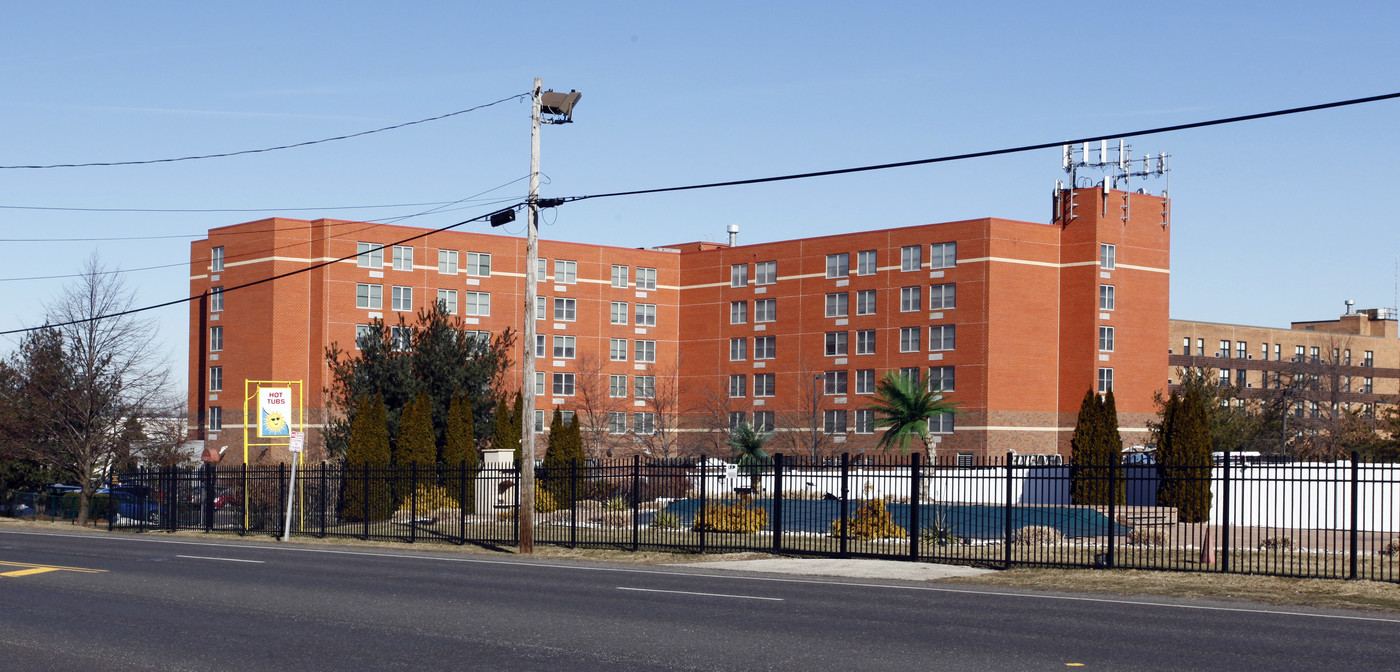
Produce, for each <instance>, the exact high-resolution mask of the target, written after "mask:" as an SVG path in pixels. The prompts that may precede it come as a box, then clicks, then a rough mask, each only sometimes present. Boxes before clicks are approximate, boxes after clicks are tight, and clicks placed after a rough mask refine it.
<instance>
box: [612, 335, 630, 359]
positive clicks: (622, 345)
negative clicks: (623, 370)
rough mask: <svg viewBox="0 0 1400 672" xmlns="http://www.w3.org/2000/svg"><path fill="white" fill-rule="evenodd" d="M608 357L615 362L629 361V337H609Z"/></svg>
mask: <svg viewBox="0 0 1400 672" xmlns="http://www.w3.org/2000/svg"><path fill="white" fill-rule="evenodd" d="M608 359H609V360H611V361H614V362H625V361H627V339H625V338H612V339H608Z"/></svg>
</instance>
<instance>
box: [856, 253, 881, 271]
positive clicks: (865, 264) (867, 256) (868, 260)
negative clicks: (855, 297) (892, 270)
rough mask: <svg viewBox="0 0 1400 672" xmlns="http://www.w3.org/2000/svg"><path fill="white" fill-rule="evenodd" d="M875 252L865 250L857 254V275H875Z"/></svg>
mask: <svg viewBox="0 0 1400 672" xmlns="http://www.w3.org/2000/svg"><path fill="white" fill-rule="evenodd" d="M877 268H879V267H878V266H876V265H875V250H864V251H861V252H857V253H856V275H875V269H877Z"/></svg>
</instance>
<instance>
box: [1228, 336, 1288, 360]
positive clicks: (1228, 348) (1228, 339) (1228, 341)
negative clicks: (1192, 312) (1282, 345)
mask: <svg viewBox="0 0 1400 672" xmlns="http://www.w3.org/2000/svg"><path fill="white" fill-rule="evenodd" d="M1298 354H1300V355H1301V354H1303V353H1302V351H1299V353H1298ZM1215 356H1216V357H1229V356H1230V340H1229V339H1225V340H1223V341H1221V342H1220V346H1219V349H1218V350H1216V352H1215Z"/></svg>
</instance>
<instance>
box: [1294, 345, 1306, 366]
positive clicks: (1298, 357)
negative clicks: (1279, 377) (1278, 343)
mask: <svg viewBox="0 0 1400 672" xmlns="http://www.w3.org/2000/svg"><path fill="white" fill-rule="evenodd" d="M1293 361H1294V362H1297V363H1302V362H1303V361H1304V360H1303V346H1301V345H1295V346H1293Z"/></svg>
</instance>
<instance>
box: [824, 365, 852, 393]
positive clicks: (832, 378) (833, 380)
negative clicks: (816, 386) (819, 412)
mask: <svg viewBox="0 0 1400 672" xmlns="http://www.w3.org/2000/svg"><path fill="white" fill-rule="evenodd" d="M848 385H849V380H848V378H847V372H845V371H827V372H826V374H824V375H823V376H822V393H823V394H826V395H827V396H832V395H837V394H846V390H847V389H849V388H848Z"/></svg>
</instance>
